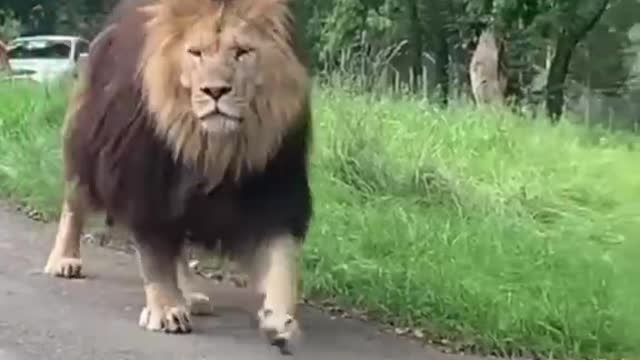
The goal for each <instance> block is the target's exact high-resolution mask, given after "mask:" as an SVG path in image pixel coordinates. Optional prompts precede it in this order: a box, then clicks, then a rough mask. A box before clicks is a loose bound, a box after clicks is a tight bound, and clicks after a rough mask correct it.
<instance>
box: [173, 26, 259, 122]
mask: <svg viewBox="0 0 640 360" xmlns="http://www.w3.org/2000/svg"><path fill="white" fill-rule="evenodd" d="M214 26H215V24H210V23H209V21H203V22H202V23H201V24H197V25H196V26H194V27H193V28H192V29H191V30H190V31H189V33H188V34H187V35H186V37H185V42H184V47H183V53H182V59H181V69H180V71H181V73H180V84H181V85H182V86H183V87H184V88H185V90H186V91H188V92H189V97H190V99H191V107H192V110H193V114H194V115H195V117H196V118H197V119H198V120H199V121H200V125H201V126H202V129H203V130H204V131H206V132H209V133H232V132H237V131H239V130H240V129H241V127H242V125H243V121H246V120H247V119H249V118H252V117H254V112H253V111H252V107H251V106H252V103H253V100H254V98H255V96H256V90H257V88H258V87H259V86H260V85H261V84H260V71H259V69H260V63H259V60H260V59H259V57H260V55H261V53H264V52H268V51H269V49H265V48H264V47H261V46H258V44H255V42H254V41H252V38H255V36H252V35H251V30H252V29H251V27H250V26H249V25H247V24H244V23H242V21H240V20H236V21H235V23H234V22H231V23H230V24H229V25H227V26H225V27H224V28H223V29H220V30H219V31H218V32H216V31H212V30H213V29H214ZM203 28H204V29H203ZM207 29H208V31H206V30H207Z"/></svg>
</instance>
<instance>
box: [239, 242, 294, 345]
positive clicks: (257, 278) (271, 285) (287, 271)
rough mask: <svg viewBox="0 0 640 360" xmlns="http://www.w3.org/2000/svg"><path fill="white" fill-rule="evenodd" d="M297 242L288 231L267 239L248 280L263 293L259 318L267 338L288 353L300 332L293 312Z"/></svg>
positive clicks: (256, 255) (257, 255)
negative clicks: (285, 233) (286, 233)
mask: <svg viewBox="0 0 640 360" xmlns="http://www.w3.org/2000/svg"><path fill="white" fill-rule="evenodd" d="M299 252H300V243H299V242H298V241H296V239H295V238H294V237H292V236H290V235H281V236H277V237H273V238H271V239H268V241H267V242H266V243H265V245H264V246H263V247H262V248H260V249H259V250H258V251H257V253H256V254H255V259H254V264H253V266H252V279H251V283H252V284H253V286H254V287H255V290H256V291H257V292H258V293H259V294H261V295H263V296H264V300H263V304H262V307H261V309H260V310H259V311H258V314H257V316H258V321H259V326H260V330H261V332H262V333H263V334H264V335H265V336H266V337H267V339H268V341H269V342H270V343H271V344H272V345H274V346H277V347H279V348H280V350H281V351H282V352H283V353H290V352H291V348H292V347H293V346H294V345H296V344H297V343H298V342H299V340H300V337H301V335H302V332H301V329H300V326H299V323H298V319H297V316H296V308H297V300H298V281H299V279H298V276H299V274H298V255H299Z"/></svg>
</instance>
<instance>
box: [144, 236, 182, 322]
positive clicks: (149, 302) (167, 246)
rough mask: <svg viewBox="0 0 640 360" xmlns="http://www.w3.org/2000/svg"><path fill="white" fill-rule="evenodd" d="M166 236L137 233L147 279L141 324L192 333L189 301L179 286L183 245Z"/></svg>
mask: <svg viewBox="0 0 640 360" xmlns="http://www.w3.org/2000/svg"><path fill="white" fill-rule="evenodd" d="M172 242H175V239H172V238H167V237H165V236H162V235H160V236H148V235H146V236H139V235H138V236H136V250H137V252H138V260H139V265H140V272H141V275H142V279H143V281H144V292H145V297H146V304H145V307H144V308H143V309H142V312H141V313H140V320H139V325H140V326H141V327H143V328H145V329H147V330H150V331H163V332H166V333H189V332H191V317H190V313H189V308H188V304H187V302H186V300H185V298H184V296H183V295H182V292H181V291H180V289H179V288H178V279H177V261H179V258H180V247H179V246H174V244H173V243H172Z"/></svg>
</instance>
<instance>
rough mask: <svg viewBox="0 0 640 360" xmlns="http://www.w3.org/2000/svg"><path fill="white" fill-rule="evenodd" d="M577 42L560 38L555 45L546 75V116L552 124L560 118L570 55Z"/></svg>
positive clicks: (565, 37)
mask: <svg viewBox="0 0 640 360" xmlns="http://www.w3.org/2000/svg"><path fill="white" fill-rule="evenodd" d="M576 45H577V42H575V41H572V40H571V39H569V38H568V37H567V36H561V37H560V39H558V42H557V43H556V48H555V52H554V56H553V60H551V66H550V67H549V73H548V74H547V115H549V117H550V118H551V121H552V122H557V121H558V120H559V119H560V116H562V108H563V107H564V83H565V80H566V79H567V74H568V72H569V64H570V63H571V55H573V49H574V48H575V46H576Z"/></svg>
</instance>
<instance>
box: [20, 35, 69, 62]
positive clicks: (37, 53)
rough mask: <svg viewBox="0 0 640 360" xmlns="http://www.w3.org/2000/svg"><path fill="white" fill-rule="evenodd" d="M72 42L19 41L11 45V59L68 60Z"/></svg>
mask: <svg viewBox="0 0 640 360" xmlns="http://www.w3.org/2000/svg"><path fill="white" fill-rule="evenodd" d="M70 53H71V41H68V40H40V39H39V40H17V41H15V42H13V43H11V45H10V50H9V58H10V59H34V58H39V59H42V58H45V59H68V58H69V54H70Z"/></svg>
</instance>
